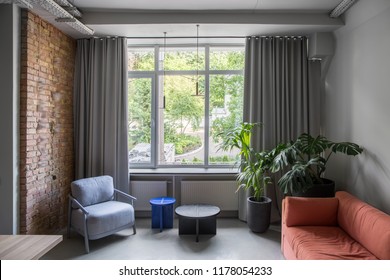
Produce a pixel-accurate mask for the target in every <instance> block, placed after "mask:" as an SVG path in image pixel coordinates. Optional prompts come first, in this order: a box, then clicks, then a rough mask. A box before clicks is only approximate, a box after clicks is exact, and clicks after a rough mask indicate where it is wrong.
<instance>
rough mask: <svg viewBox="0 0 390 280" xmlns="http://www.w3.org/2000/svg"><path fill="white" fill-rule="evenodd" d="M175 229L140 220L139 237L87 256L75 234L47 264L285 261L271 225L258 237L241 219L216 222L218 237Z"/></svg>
mask: <svg viewBox="0 0 390 280" xmlns="http://www.w3.org/2000/svg"><path fill="white" fill-rule="evenodd" d="M177 223H178V220H177V219H175V221H174V228H172V229H164V230H163V232H160V231H159V230H158V229H151V228H150V219H140V218H139V219H137V234H136V235H132V230H130V229H129V230H124V231H122V232H120V233H118V234H115V235H112V236H108V237H105V238H102V239H99V240H93V241H90V253H89V254H85V251H84V239H83V237H82V236H80V235H78V234H76V233H73V234H72V235H71V238H70V239H68V238H67V237H66V236H64V241H62V242H61V243H60V244H59V245H57V246H56V247H55V248H53V249H52V250H51V251H49V252H48V253H47V254H46V255H45V256H43V257H42V259H46V260H69V259H73V260H130V259H137V260H155V259H156V260H157V259H161V260H209V259H215V260H282V259H284V258H283V255H282V254H281V252H280V225H278V224H276V225H271V226H270V228H269V229H268V231H267V232H265V233H262V234H255V233H253V232H251V231H250V230H249V229H248V226H247V225H246V223H244V222H242V221H240V220H238V219H228V218H219V219H217V234H216V235H201V236H200V240H199V242H198V243H196V242H195V236H194V235H180V236H179V235H178V229H177Z"/></svg>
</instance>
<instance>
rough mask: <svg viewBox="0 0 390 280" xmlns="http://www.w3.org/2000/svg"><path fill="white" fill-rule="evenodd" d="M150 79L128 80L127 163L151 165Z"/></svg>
mask: <svg viewBox="0 0 390 280" xmlns="http://www.w3.org/2000/svg"><path fill="white" fill-rule="evenodd" d="M151 97H152V79H150V78H130V79H129V98H128V99H129V100H128V102H129V106H128V107H129V108H128V110H129V120H128V121H129V138H128V142H129V163H130V164H131V163H144V164H145V163H151V145H150V143H151V115H152V98H151Z"/></svg>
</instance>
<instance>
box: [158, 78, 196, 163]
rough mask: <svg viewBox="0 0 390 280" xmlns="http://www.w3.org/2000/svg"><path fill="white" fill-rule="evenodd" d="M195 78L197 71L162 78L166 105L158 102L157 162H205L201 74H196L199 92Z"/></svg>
mask: <svg viewBox="0 0 390 280" xmlns="http://www.w3.org/2000/svg"><path fill="white" fill-rule="evenodd" d="M196 80H197V77H196V75H195V76H189V75H188V76H184V75H183V76H178V75H177V76H176V75H175V76H166V77H165V78H164V77H162V78H161V81H160V83H161V84H162V85H163V86H162V88H165V91H164V95H165V109H164V108H163V104H162V103H160V106H159V108H161V109H160V112H159V119H160V127H159V132H158V133H159V139H160V140H159V141H160V143H159V144H160V145H159V148H160V151H159V153H158V154H159V164H162V165H163V164H181V165H196V164H204V145H203V144H204V143H203V141H204V96H203V95H204V77H203V76H200V77H199V83H198V95H197V93H196V88H197V87H196ZM160 100H162V99H160ZM162 126H163V127H162ZM161 147H164V151H162V149H161Z"/></svg>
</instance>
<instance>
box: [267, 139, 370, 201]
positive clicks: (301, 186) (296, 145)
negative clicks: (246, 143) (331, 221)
mask: <svg viewBox="0 0 390 280" xmlns="http://www.w3.org/2000/svg"><path fill="white" fill-rule="evenodd" d="M362 151H363V149H362V148H361V147H360V146H359V145H357V144H355V143H351V142H333V141H330V140H328V139H327V138H326V137H324V136H321V135H319V136H317V137H313V136H311V135H310V134H307V133H303V134H301V135H300V136H299V137H298V138H297V140H296V141H292V142H290V143H287V144H284V143H281V144H279V145H278V146H277V147H276V148H275V149H274V153H275V157H274V159H273V163H272V167H271V170H272V172H278V171H280V170H281V171H285V170H287V171H286V172H285V173H284V174H283V175H282V177H281V178H280V179H279V181H278V185H279V187H280V189H281V190H282V192H283V193H284V194H291V195H294V196H307V197H328V196H334V192H335V184H334V181H332V180H330V179H327V178H324V177H323V174H324V172H325V170H326V165H327V163H328V162H329V159H330V157H331V156H332V155H333V154H335V153H343V154H346V155H351V156H356V155H358V154H360V153H362Z"/></svg>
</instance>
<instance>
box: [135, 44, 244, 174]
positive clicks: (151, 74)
mask: <svg viewBox="0 0 390 280" xmlns="http://www.w3.org/2000/svg"><path fill="white" fill-rule="evenodd" d="M153 46H154V69H155V70H153V71H130V70H129V71H128V79H130V78H151V79H152V87H153V88H152V97H151V100H152V113H151V114H152V116H151V123H152V127H151V162H150V163H134V164H132V165H131V166H129V168H130V169H145V168H149V169H163V168H164V169H165V168H167V169H169V168H180V169H184V168H198V169H199V168H231V167H232V166H233V165H228V164H225V165H218V164H210V163H209V141H208V139H209V135H210V124H209V121H210V118H209V112H210V103H209V102H210V101H209V97H210V92H209V90H210V87H209V86H210V76H212V75H244V69H242V70H210V48H214V47H221V48H234V47H239V48H243V49H244V47H245V45H244V44H199V47H200V48H204V49H205V69H204V70H198V71H197V70H175V71H173V70H165V71H164V70H160V69H159V51H160V49H163V48H164V46H163V45H153ZM165 47H166V48H194V47H196V45H195V44H169V45H168V44H167V45H166V46H165ZM128 48H129V49H131V48H136V49H142V48H148V49H150V48H151V46H150V45H128ZM197 73H198V74H199V75H200V76H204V78H205V104H204V106H205V108H204V113H205V116H204V122H205V123H204V126H205V127H204V128H205V135H204V139H203V141H204V163H203V164H189V165H182V164H169V165H168V164H166V165H165V164H159V163H158V158H157V153H158V149H157V143H159V139H158V137H159V135H158V133H157V125H156V124H158V122H159V121H160V120H159V118H158V110H159V108H158V106H159V104H158V102H157V100H158V95H159V90H160V89H159V80H160V79H159V78H160V77H162V76H164V75H165V76H170V75H173V76H174V75H196V74H197Z"/></svg>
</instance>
